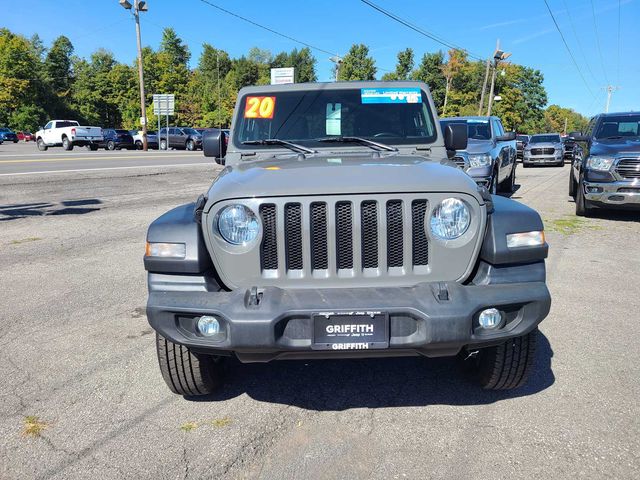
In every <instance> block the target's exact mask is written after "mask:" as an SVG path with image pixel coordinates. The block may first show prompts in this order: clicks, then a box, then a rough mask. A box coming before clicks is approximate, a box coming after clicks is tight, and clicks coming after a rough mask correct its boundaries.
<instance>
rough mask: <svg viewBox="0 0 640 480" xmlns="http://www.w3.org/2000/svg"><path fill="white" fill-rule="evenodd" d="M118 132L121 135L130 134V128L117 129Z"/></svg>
mask: <svg viewBox="0 0 640 480" xmlns="http://www.w3.org/2000/svg"><path fill="white" fill-rule="evenodd" d="M116 133H119V134H120V135H130V134H129V130H116Z"/></svg>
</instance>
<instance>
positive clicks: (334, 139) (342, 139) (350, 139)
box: [316, 136, 398, 152]
mask: <svg viewBox="0 0 640 480" xmlns="http://www.w3.org/2000/svg"><path fill="white" fill-rule="evenodd" d="M316 142H336V143H337V142H342V143H362V144H364V145H368V146H369V147H377V148H379V149H381V150H387V151H389V152H397V151H398V149H397V148H395V147H391V146H389V145H385V144H384V143H379V142H374V141H373V140H369V139H367V138H362V137H340V136H338V137H323V138H316Z"/></svg>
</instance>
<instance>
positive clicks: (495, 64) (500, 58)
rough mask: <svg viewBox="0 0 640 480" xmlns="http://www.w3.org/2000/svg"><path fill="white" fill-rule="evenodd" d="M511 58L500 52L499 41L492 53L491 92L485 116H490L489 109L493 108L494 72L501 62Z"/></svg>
mask: <svg viewBox="0 0 640 480" xmlns="http://www.w3.org/2000/svg"><path fill="white" fill-rule="evenodd" d="M510 56H511V54H510V53H508V52H503V51H502V50H500V40H498V42H497V43H496V51H495V52H493V73H492V75H491V91H490V92H489V107H488V108H487V116H488V117H489V116H491V107H492V106H493V90H494V87H495V83H496V72H497V71H498V65H499V64H500V62H501V61H503V60H506V59H507V58H509V57H510Z"/></svg>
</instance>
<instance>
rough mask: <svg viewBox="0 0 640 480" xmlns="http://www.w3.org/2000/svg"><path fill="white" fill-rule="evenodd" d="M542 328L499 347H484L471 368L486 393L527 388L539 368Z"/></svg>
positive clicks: (473, 360) (472, 360)
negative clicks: (528, 382)
mask: <svg viewBox="0 0 640 480" xmlns="http://www.w3.org/2000/svg"><path fill="white" fill-rule="evenodd" d="M537 338H538V329H537V328H536V329H534V330H533V331H532V332H531V333H528V334H527V335H523V336H521V337H516V338H512V339H511V340H507V341H506V342H504V343H502V344H500V345H497V346H495V347H488V348H483V349H481V350H480V351H479V352H478V355H477V357H476V358H475V359H469V360H466V361H471V362H474V363H473V365H472V366H471V367H470V368H471V370H472V373H473V374H474V375H475V377H476V379H477V381H478V382H479V383H480V385H481V386H482V388H484V389H485V390H511V389H513V388H518V387H521V386H523V385H524V384H525V383H526V382H527V379H528V377H529V374H530V373H531V371H532V370H533V368H534V365H535V362H534V360H535V351H536V342H537Z"/></svg>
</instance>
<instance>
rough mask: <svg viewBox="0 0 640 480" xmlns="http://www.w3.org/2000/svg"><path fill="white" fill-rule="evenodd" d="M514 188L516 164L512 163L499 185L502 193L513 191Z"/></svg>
mask: <svg viewBox="0 0 640 480" xmlns="http://www.w3.org/2000/svg"><path fill="white" fill-rule="evenodd" d="M515 189H516V164H515V163H514V164H513V168H512V169H511V173H510V174H509V177H507V179H506V180H505V181H504V182H502V184H501V185H500V191H502V192H503V193H513V192H514V191H515Z"/></svg>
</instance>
